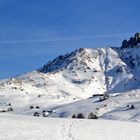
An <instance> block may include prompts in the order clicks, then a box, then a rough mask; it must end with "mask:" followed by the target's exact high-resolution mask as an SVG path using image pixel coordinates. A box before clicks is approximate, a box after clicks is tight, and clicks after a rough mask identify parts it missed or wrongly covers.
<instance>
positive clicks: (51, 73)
mask: <svg viewBox="0 0 140 140" xmlns="http://www.w3.org/2000/svg"><path fill="white" fill-rule="evenodd" d="M139 51H140V48H129V49H123V50H121V49H120V48H110V47H107V48H97V49H94V48H90V49H84V48H81V49H79V50H76V51H74V52H72V53H70V54H66V55H61V56H59V57H57V58H56V59H54V60H53V61H50V62H48V63H47V64H46V65H44V66H43V67H42V68H40V69H39V70H37V71H33V72H30V73H27V74H23V75H20V76H18V77H14V78H12V79H8V80H5V81H1V82H0V83H1V84H0V92H1V94H5V93H6V94H7V93H8V94H11V93H12V94H14V93H18V94H19V93H21V94H23V93H25V94H29V95H30V94H36V95H41V96H45V97H46V98H50V99H56V100H57V99H64V100H73V99H76V98H87V97H90V96H92V95H93V94H104V93H108V94H109V93H117V92H119V93H120V92H125V91H128V90H131V89H137V88H139V87H140V82H139V81H140V79H139V77H140V76H139V68H140V53H139Z"/></svg>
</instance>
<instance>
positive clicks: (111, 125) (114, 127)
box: [0, 114, 140, 140]
mask: <svg viewBox="0 0 140 140" xmlns="http://www.w3.org/2000/svg"><path fill="white" fill-rule="evenodd" d="M0 130H1V131H0V140H25V139H26V140H93V139H94V140H139V139H140V133H139V130H140V125H139V124H138V123H132V122H119V121H107V120H106V121H105V120H76V119H56V118H55V119H53V118H51V119H50V118H36V117H29V116H23V115H22V116H20V115H5V114H3V115H0Z"/></svg>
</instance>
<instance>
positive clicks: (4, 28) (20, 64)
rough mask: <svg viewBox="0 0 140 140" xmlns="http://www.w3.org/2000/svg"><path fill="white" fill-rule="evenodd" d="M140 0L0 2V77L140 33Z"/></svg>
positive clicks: (34, 67)
mask: <svg viewBox="0 0 140 140" xmlns="http://www.w3.org/2000/svg"><path fill="white" fill-rule="evenodd" d="M139 5H140V1H139V0H134V1H130V0H107V1H101V0H0V79H3V78H8V77H12V76H15V75H18V74H21V73H24V72H28V71H31V70H33V69H37V68H39V67H41V66H42V65H44V64H45V63H46V62H47V61H48V60H50V59H53V58H54V57H56V56H57V55H60V54H64V53H67V52H70V51H72V50H74V49H77V48H80V47H104V46H107V45H111V46H120V45H121V41H122V39H125V38H129V37H130V36H132V35H133V34H134V33H135V32H138V31H139V23H140V18H139V13H140V8H139Z"/></svg>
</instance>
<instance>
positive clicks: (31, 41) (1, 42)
mask: <svg viewBox="0 0 140 140" xmlns="http://www.w3.org/2000/svg"><path fill="white" fill-rule="evenodd" d="M132 34H133V33H125V34H108V35H95V36H77V37H62V38H48V39H29V40H5V41H0V44H20V43H41V42H65V41H80V40H87V39H103V38H118V37H124V36H128V35H132Z"/></svg>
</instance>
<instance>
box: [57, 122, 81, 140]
mask: <svg viewBox="0 0 140 140" xmlns="http://www.w3.org/2000/svg"><path fill="white" fill-rule="evenodd" d="M78 123H79V120H72V121H70V122H68V123H65V124H63V125H62V127H61V128H60V130H59V131H58V134H59V140H78V139H77V138H75V137H74V135H73V134H72V128H73V127H74V126H75V125H76V124H78Z"/></svg>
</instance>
